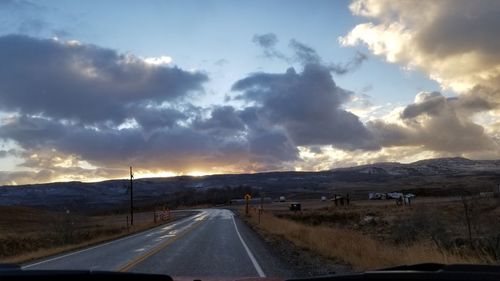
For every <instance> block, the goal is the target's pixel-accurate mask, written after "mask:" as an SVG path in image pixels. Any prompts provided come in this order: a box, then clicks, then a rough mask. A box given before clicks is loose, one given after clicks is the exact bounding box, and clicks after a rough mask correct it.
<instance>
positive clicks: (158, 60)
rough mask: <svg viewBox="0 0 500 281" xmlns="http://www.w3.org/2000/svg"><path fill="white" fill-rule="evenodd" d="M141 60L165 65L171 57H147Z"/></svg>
mask: <svg viewBox="0 0 500 281" xmlns="http://www.w3.org/2000/svg"><path fill="white" fill-rule="evenodd" d="M143 60H144V62H145V63H147V64H152V65H167V64H170V63H171V62H172V58H171V57H169V56H159V57H149V58H144V59H143Z"/></svg>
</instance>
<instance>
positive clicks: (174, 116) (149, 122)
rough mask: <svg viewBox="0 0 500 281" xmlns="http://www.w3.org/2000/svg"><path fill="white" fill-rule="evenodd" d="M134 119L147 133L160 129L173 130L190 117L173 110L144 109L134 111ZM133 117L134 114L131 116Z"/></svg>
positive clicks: (139, 108)
mask: <svg viewBox="0 0 500 281" xmlns="http://www.w3.org/2000/svg"><path fill="white" fill-rule="evenodd" d="M133 110H134V113H133V116H134V119H135V121H136V122H137V123H138V124H139V125H140V126H141V128H142V129H144V130H145V131H151V130H154V129H159V128H165V127H167V128H172V127H174V126H175V125H176V124H177V122H178V121H180V120H185V119H187V118H188V115H187V114H186V113H184V112H182V111H179V110H176V109H173V108H154V107H153V108H143V107H138V108H136V109H133ZM131 115H132V114H131Z"/></svg>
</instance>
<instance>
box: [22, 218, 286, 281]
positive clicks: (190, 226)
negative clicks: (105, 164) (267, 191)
mask: <svg viewBox="0 0 500 281" xmlns="http://www.w3.org/2000/svg"><path fill="white" fill-rule="evenodd" d="M23 269H91V270H111V271H131V272H143V273H164V274H169V275H171V276H192V277H265V276H268V277H269V276H273V277H288V276H290V272H289V271H288V270H287V269H286V268H285V266H283V264H282V263H281V262H280V261H279V259H277V258H276V257H274V256H273V255H272V254H271V252H270V251H269V249H268V246H267V245H265V244H264V243H263V242H262V241H261V240H260V239H259V238H258V237H256V235H255V234H254V233H253V232H252V231H251V230H250V229H248V227H247V226H246V225H245V224H244V223H242V222H241V221H240V220H239V219H238V218H237V217H235V216H234V214H233V213H232V212H231V211H230V210H224V209H203V210H199V213H197V214H195V215H192V216H190V217H187V218H185V219H182V220H179V221H176V222H172V223H170V224H167V225H163V226H160V227H157V228H153V229H150V230H147V231H144V232H141V233H138V234H134V235H131V236H127V237H124V238H121V239H117V240H114V241H111V242H108V243H104V244H100V245H97V246H94V247H90V248H87V249H83V250H79V251H75V252H70V253H67V254H63V255H60V256H55V257H52V258H48V259H45V260H40V261H37V262H33V263H30V264H26V265H24V266H23Z"/></svg>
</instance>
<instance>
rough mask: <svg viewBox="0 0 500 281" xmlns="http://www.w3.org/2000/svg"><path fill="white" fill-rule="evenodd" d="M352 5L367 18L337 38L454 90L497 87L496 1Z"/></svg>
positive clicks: (365, 0) (364, 1)
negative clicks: (416, 71) (426, 75)
mask: <svg viewBox="0 0 500 281" xmlns="http://www.w3.org/2000/svg"><path fill="white" fill-rule="evenodd" d="M350 9H351V11H352V12H353V14H355V15H359V16H363V17H366V18H368V19H370V21H369V22H367V23H362V24H359V25H357V26H356V27H354V28H353V29H352V30H351V31H350V32H349V34H347V35H346V36H344V37H342V38H340V42H341V43H342V44H344V45H348V46H351V45H356V44H358V43H364V44H366V45H367V46H368V48H369V49H370V50H371V51H372V52H373V53H375V54H377V55H381V56H384V57H385V58H386V59H387V60H388V61H389V62H395V63H402V64H404V65H406V66H407V67H410V68H417V69H420V70H423V71H424V72H426V73H427V74H428V75H429V76H430V77H431V78H432V79H434V80H436V81H438V82H439V83H441V85H442V86H443V87H444V88H451V89H453V90H455V91H458V92H467V91H470V90H471V89H473V88H474V87H475V86H478V85H481V86H483V87H488V88H493V89H498V88H499V85H500V84H499V82H500V53H499V52H498V49H499V47H500V38H499V37H498V36H496V35H497V34H498V33H499V32H500V17H498V13H499V12H500V2H498V1H490V0H480V1H473V2H471V1H466V0H458V1H455V0H443V1H418V3H417V2H412V1H371V0H356V1H353V2H352V3H351V5H350Z"/></svg>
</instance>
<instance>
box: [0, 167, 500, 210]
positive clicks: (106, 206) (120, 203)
mask: <svg viewBox="0 0 500 281" xmlns="http://www.w3.org/2000/svg"><path fill="white" fill-rule="evenodd" d="M499 183H500V160H469V159H465V158H437V159H428V160H421V161H417V162H414V163H409V164H401V163H392V162H390V163H376V164H370V165H362V166H356V167H350V168H339V169H333V170H328V171H320V172H269V173H256V174H227V175H211V176H203V177H190V176H180V177H170V178H149V179H137V180H135V181H134V200H136V202H137V203H138V205H140V204H143V205H147V204H154V203H155V202H165V200H166V201H168V199H169V198H171V197H172V196H173V194H176V193H178V192H183V191H185V190H188V189H193V190H201V191H203V190H207V189H210V188H218V187H228V186H229V187H237V186H242V185H245V186H251V187H254V188H257V189H260V190H262V191H263V192H265V193H266V196H271V197H277V196H280V195H286V196H288V197H289V198H307V197H309V198H319V197H318V196H319V195H320V194H321V195H322V194H325V195H326V194H331V193H332V192H340V193H343V192H349V193H351V195H352V196H353V198H366V194H367V193H368V192H370V191H396V190H406V191H411V192H414V193H419V194H420V195H434V196H446V195H453V194H454V193H456V192H458V191H459V190H464V189H466V190H470V191H471V192H479V191H490V190H492V188H493V187H494V186H496V185H497V184H499ZM128 198H129V197H128V181H127V180H109V181H102V182H96V183H82V182H63V183H48V184H33V185H20V186H3V187H0V205H11V206H43V207H46V208H50V209H55V210H65V209H71V210H77V211H78V210H84V211H87V210H118V209H123V208H126V206H127V205H128Z"/></svg>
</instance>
